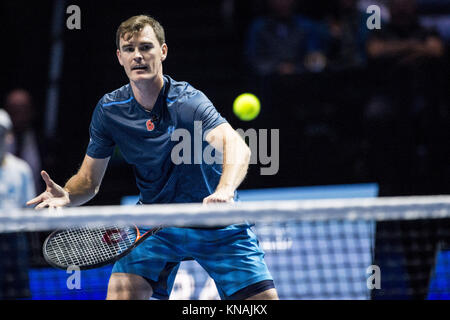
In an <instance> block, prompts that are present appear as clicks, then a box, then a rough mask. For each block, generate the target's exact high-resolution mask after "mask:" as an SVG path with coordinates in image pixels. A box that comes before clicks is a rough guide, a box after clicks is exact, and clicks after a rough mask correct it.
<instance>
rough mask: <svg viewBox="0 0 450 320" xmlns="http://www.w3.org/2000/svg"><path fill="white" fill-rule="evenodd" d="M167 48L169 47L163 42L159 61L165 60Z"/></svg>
mask: <svg viewBox="0 0 450 320" xmlns="http://www.w3.org/2000/svg"><path fill="white" fill-rule="evenodd" d="M168 50H169V48H168V47H167V44H165V43H163V45H162V46H161V62H162V61H164V60H166V58H167V52H168Z"/></svg>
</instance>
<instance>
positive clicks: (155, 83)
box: [130, 75, 164, 111]
mask: <svg viewBox="0 0 450 320" xmlns="http://www.w3.org/2000/svg"><path fill="white" fill-rule="evenodd" d="M130 85H131V89H132V90H133V94H134V98H135V99H136V101H137V102H138V103H139V104H140V105H141V106H143V107H144V108H145V109H146V110H148V111H150V110H152V109H153V107H154V106H155V103H156V100H157V99H158V96H159V93H160V92H161V89H162V87H163V85H164V80H163V77H162V75H161V76H157V77H155V78H154V79H151V80H148V81H140V82H134V81H130Z"/></svg>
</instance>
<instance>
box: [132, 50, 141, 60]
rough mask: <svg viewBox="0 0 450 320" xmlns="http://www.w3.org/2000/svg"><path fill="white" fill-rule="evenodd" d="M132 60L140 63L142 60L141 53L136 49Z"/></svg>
mask: <svg viewBox="0 0 450 320" xmlns="http://www.w3.org/2000/svg"><path fill="white" fill-rule="evenodd" d="M134 60H136V61H141V60H142V54H141V52H140V51H139V49H138V48H136V49H135V50H134Z"/></svg>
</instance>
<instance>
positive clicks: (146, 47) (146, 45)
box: [141, 44, 153, 51]
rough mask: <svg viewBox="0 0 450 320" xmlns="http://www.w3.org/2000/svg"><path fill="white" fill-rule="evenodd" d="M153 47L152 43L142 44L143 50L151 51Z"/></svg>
mask: <svg viewBox="0 0 450 320" xmlns="http://www.w3.org/2000/svg"><path fill="white" fill-rule="evenodd" d="M152 48H153V46H152V45H151V44H144V45H142V46H141V50H142V51H149V50H151V49H152Z"/></svg>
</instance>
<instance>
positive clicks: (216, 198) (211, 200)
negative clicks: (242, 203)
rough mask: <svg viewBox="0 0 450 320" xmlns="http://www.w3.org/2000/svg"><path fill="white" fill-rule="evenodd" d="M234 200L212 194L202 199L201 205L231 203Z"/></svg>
mask: <svg viewBox="0 0 450 320" xmlns="http://www.w3.org/2000/svg"><path fill="white" fill-rule="evenodd" d="M233 202H234V199H233V198H231V199H229V198H228V197H220V196H215V195H214V194H212V195H210V196H208V197H206V198H204V199H203V204H208V203H233Z"/></svg>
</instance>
